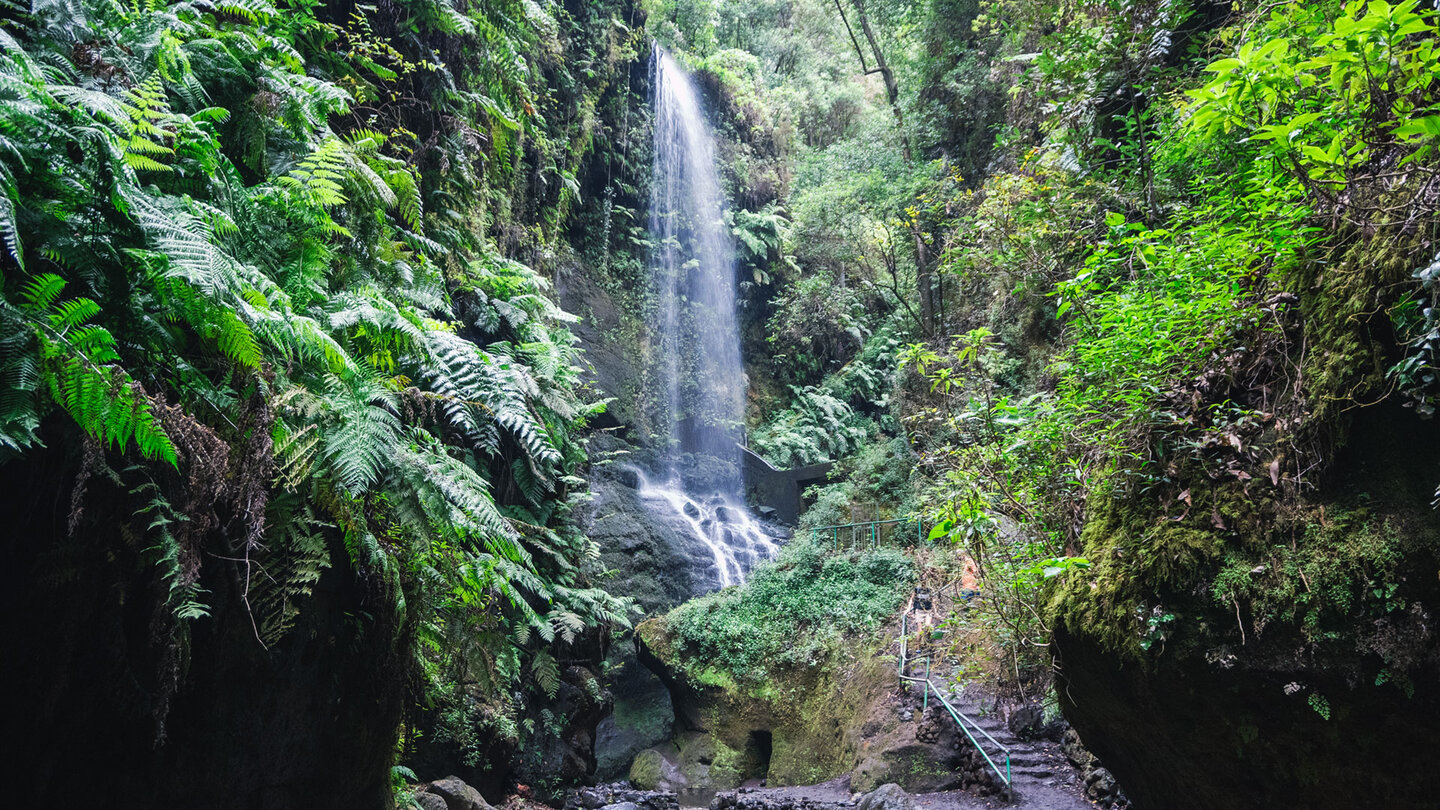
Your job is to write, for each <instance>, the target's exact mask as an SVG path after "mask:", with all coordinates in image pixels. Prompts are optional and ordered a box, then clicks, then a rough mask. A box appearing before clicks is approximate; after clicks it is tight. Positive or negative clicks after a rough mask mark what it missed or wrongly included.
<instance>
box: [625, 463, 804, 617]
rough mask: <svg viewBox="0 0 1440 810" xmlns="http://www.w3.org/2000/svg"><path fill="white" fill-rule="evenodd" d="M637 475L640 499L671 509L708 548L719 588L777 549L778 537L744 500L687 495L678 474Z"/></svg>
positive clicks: (648, 504) (732, 582)
mask: <svg viewBox="0 0 1440 810" xmlns="http://www.w3.org/2000/svg"><path fill="white" fill-rule="evenodd" d="M637 475H638V477H639V479H640V486H639V492H640V498H641V499H642V501H643V502H644V503H645V505H646V508H648V509H650V510H652V511H653V510H655V509H669V510H671V511H672V512H674V513H675V514H676V515H678V516H679V517H680V518H682V519H683V521H684V524H685V525H687V526H688V527H689V528H690V532H691V533H692V534H694V536H695V537H696V538H697V539H699V540H700V542H702V543H704V544H705V547H706V548H707V549H709V550H710V554H711V556H712V558H713V559H714V561H715V572H714V573H715V576H716V579H717V580H718V581H719V583H720V587H722V588H727V587H729V586H731V585H738V584H739V583H741V582H744V581H745V574H746V573H747V572H749V571H750V569H751V568H754V567H755V565H756V563H759V562H760V561H762V560H768V559H770V558H772V557H774V556H775V554H776V553H777V552H779V551H780V544H779V540H780V539H782V538H780V537H776V536H771V534H770V532H771V531H773V530H772V529H771V528H770V527H768V526H766V525H765V524H764V523H761V522H760V521H758V520H756V519H755V518H754V516H752V515H751V514H750V510H749V509H748V508H746V506H745V504H744V503H741V502H738V501H736V500H732V499H730V498H729V497H727V496H726V495H724V494H720V493H714V494H711V495H708V496H693V495H690V494H688V493H686V491H685V488H684V486H683V485H682V484H681V482H680V479H679V477H674V478H669V479H667V480H665V481H659V482H657V481H653V480H651V479H650V478H649V477H648V476H646V475H645V474H644V473H637Z"/></svg>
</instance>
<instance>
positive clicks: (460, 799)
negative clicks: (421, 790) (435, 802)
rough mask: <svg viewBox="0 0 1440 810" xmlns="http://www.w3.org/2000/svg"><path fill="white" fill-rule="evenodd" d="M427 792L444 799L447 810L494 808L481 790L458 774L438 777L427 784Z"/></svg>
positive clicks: (490, 809) (483, 809)
mask: <svg viewBox="0 0 1440 810" xmlns="http://www.w3.org/2000/svg"><path fill="white" fill-rule="evenodd" d="M425 792H426V793H431V794H433V795H435V796H439V797H440V798H441V799H443V800H444V802H445V808H446V810H494V808H492V807H491V806H490V803H489V802H487V801H485V797H484V796H481V795H480V791H478V790H476V789H475V788H473V787H470V786H469V785H467V784H465V782H464V781H462V780H461V779H460V777H458V776H447V777H445V778H444V779H436V780H435V781H434V782H431V783H430V784H428V785H426V786H425ZM436 810H438V808H437V809H436Z"/></svg>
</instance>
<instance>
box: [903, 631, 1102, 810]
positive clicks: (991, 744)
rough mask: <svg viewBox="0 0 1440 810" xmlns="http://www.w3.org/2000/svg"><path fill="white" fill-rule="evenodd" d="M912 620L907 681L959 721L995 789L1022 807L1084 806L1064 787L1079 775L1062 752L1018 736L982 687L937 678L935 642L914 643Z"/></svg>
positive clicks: (906, 650) (929, 707) (905, 656)
mask: <svg viewBox="0 0 1440 810" xmlns="http://www.w3.org/2000/svg"><path fill="white" fill-rule="evenodd" d="M910 620H911V614H910V613H909V612H908V611H907V613H906V615H905V617H904V618H903V619H902V622H901V638H900V661H899V677H900V679H901V681H902V682H907V683H910V684H913V685H914V686H915V687H917V688H919V689H920V690H922V695H921V700H922V703H923V705H924V706H925V711H929V712H934V711H938V712H940V713H941V714H942V715H945V716H949V717H950V718H951V720H953V721H954V722H955V724H956V725H957V726H958V727H959V729H960V731H961V732H962V733H963V734H964V737H965V738H966V739H967V740H968V741H969V744H970V745H971V746H972V747H973V748H974V749H975V750H976V751H977V752H978V754H979V756H980V765H981V768H982V769H984V770H985V771H986V772H988V773H989V774H990V776H991V782H992V784H993V785H994V787H995V788H996V789H997V790H998V791H999V792H1000V793H1002V794H1004V795H1006V796H1007V797H1008V798H1009V799H1010V800H1011V801H1012V802H1016V803H1018V804H1019V805H1020V806H1032V805H1033V806H1041V807H1047V808H1049V807H1066V806H1073V807H1084V804H1082V803H1078V802H1077V801H1076V799H1075V797H1074V796H1072V795H1071V794H1069V793H1068V792H1067V791H1064V790H1062V786H1063V785H1064V783H1066V782H1068V781H1070V780H1071V779H1072V777H1073V774H1071V773H1069V769H1068V764H1067V763H1066V762H1065V760H1064V758H1063V756H1062V755H1060V754H1058V752H1055V751H1047V750H1046V748H1045V746H1044V745H1043V744H1037V743H1033V742H1027V741H1025V740H1021V739H1020V738H1019V737H1016V736H1015V734H1014V733H1012V732H1011V731H1010V728H1009V726H1007V725H1006V723H1005V721H1004V720H1002V719H1001V718H1000V716H998V715H997V714H995V713H993V712H992V711H991V710H990V708H989V706H987V705H986V704H987V703H988V700H985V699H984V698H983V697H982V696H981V695H980V694H979V692H978V690H974V689H972V690H969V691H968V693H967V690H966V689H965V688H964V687H963V686H955V685H953V684H944V685H942V681H943V680H944V679H942V678H938V677H936V676H932V673H931V663H932V657H931V656H932V653H931V650H930V648H929V645H928V644H924V643H922V645H920V646H916V647H915V648H914V649H911V648H910V647H909V638H908V630H909V628H910ZM932 704H937V705H933V706H932ZM1071 802H1076V803H1074V804H1071Z"/></svg>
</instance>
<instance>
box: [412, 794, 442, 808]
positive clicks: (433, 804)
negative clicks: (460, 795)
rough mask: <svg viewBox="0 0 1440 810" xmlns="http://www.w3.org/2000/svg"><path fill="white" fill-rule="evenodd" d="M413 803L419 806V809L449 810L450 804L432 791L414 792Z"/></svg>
mask: <svg viewBox="0 0 1440 810" xmlns="http://www.w3.org/2000/svg"><path fill="white" fill-rule="evenodd" d="M415 803H416V804H417V805H419V806H420V810H450V805H448V804H446V803H445V800H444V799H442V798H440V796H438V795H436V794H434V793H425V792H421V793H416V794H415Z"/></svg>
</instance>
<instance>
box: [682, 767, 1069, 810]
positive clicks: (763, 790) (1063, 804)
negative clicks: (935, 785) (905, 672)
mask: <svg viewBox="0 0 1440 810" xmlns="http://www.w3.org/2000/svg"><path fill="white" fill-rule="evenodd" d="M1057 756H1058V762H1059V763H1060V764H1061V765H1063V766H1064V768H1065V769H1066V770H1064V771H1057V776H1056V778H1055V779H1054V780H1052V783H1049V784H1047V783H1034V784H1027V785H1024V786H1017V787H1016V790H1015V800H1014V801H1013V802H1011V801H1010V800H1009V799H1007V798H1006V797H1005V796H1004V795H997V796H977V795H975V794H974V793H971V792H969V791H967V790H946V791H941V792H938V793H915V794H912V795H911V796H910V798H911V799H912V800H913V801H914V806H915V809H916V810H992V809H993V810H999V808H1014V810H1091V808H1093V807H1095V806H1096V805H1095V804H1094V803H1092V802H1090V801H1089V800H1087V799H1085V797H1084V795H1083V787H1084V786H1083V785H1081V784H1080V781H1079V778H1078V776H1077V775H1075V774H1074V772H1073V769H1070V768H1069V766H1068V764H1066V763H1064V756H1063V755H1059V754H1057ZM1060 774H1063V776H1062V775H1060ZM739 793H740V798H741V801H740V802H739V803H738V804H739V805H741V806H743V807H744V808H745V809H746V810H759V808H773V809H774V810H780V809H781V808H790V809H792V810H794V809H796V808H822V807H826V806H837V805H850V804H856V803H858V801H857V799H856V797H855V795H854V794H852V793H851V792H850V777H849V776H842V777H840V778H838V779H832V780H830V781H828V782H822V783H820V784H817V785H803V786H797V787H773V788H771V787H758V786H747V787H742V788H741V789H740V791H739ZM683 804H684V803H683V802H682V806H683ZM874 810H897V809H896V808H895V806H894V805H891V804H888V803H887V804H886V805H885V806H884V807H883V808H881V807H877V808H874Z"/></svg>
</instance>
